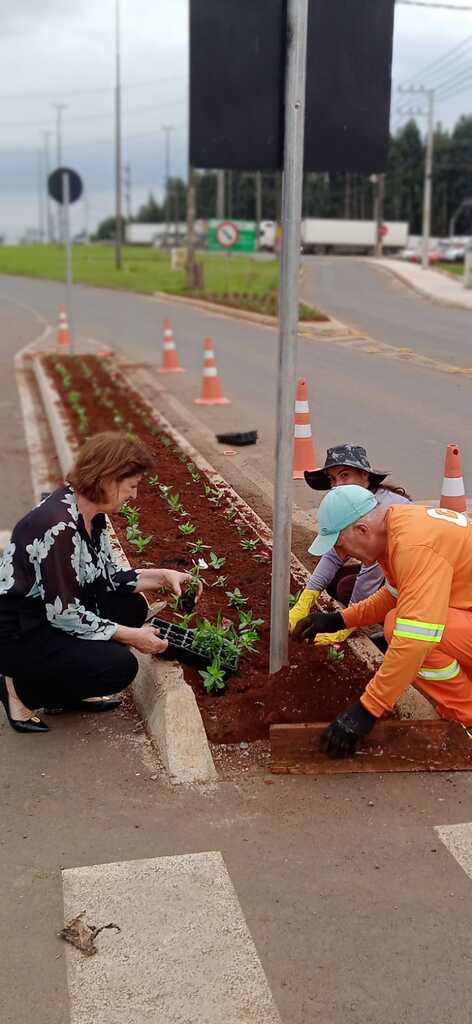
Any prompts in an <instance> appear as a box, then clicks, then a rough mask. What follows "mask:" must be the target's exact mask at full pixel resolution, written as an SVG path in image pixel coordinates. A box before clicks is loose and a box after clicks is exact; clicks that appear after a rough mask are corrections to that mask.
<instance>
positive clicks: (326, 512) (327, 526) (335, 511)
mask: <svg viewBox="0 0 472 1024" xmlns="http://www.w3.org/2000/svg"><path fill="white" fill-rule="evenodd" d="M377 504H378V502H377V498H375V497H374V495H373V494H372V492H371V491H368V490H367V488H366V487H357V485H356V484H347V485H346V486H344V487H333V489H332V490H331V491H330V492H329V494H327V495H326V496H325V497H324V498H323V501H322V502H321V505H320V507H319V509H318V526H319V531H318V536H317V537H315V539H314V541H313V544H312V545H311V547H310V548H308V551H309V552H310V555H325V554H326V552H327V551H331V548H334V545H335V544H336V543H337V540H338V537H339V534H340V533H341V530H345V529H346V526H350V525H351V523H357V520H358V519H362V518H363V517H364V516H367V515H368V514H369V512H372V511H373V509H374V508H375V507H376V505H377Z"/></svg>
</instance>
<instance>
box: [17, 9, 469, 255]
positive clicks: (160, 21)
mask: <svg viewBox="0 0 472 1024" xmlns="http://www.w3.org/2000/svg"><path fill="white" fill-rule="evenodd" d="M344 2H345V0H344ZM432 2H438V3H439V0H432ZM459 2H461V0H451V3H456V4H459ZM462 2H463V3H465V2H469V0H462ZM470 3H471V6H472V0H470ZM2 6H3V8H4V9H3V11H2V17H1V21H0V54H1V57H0V67H1V68H2V75H1V81H0V127H1V139H0V233H3V232H6V233H7V236H8V237H9V238H13V237H15V236H16V235H17V234H18V233H21V232H22V231H24V229H25V228H27V227H35V226H37V223H38V198H37V197H38V159H39V158H38V150H39V149H40V148H41V147H42V146H43V142H44V136H43V134H42V133H44V132H48V131H49V132H50V133H51V134H50V137H49V144H50V149H51V157H50V159H51V166H54V165H55V164H56V109H55V107H54V104H57V103H63V104H66V109H65V110H64V111H63V114H62V125H63V130H62V145H63V163H67V164H68V165H70V166H72V167H75V168H77V170H79V172H80V173H81V175H82V177H83V179H84V182H85V183H86V194H87V202H86V203H85V202H83V201H80V202H79V203H77V204H76V206H75V208H74V229H75V230H81V229H82V228H83V227H84V225H85V224H86V223H87V222H88V226H89V228H90V229H93V228H94V227H95V226H96V224H97V222H98V221H99V220H101V219H102V218H103V217H106V216H108V215H110V214H112V213H113V203H114V200H113V166H114V165H113V85H114V8H115V3H114V0H99V2H98V3H97V0H15V3H14V4H9V5H8V10H5V8H6V7H7V5H6V4H3V5H2ZM121 12H122V13H121V20H122V75H123V110H124V131H123V137H124V160H125V162H129V163H130V165H131V181H132V208H133V210H134V211H136V208H137V206H138V205H139V204H140V203H141V202H143V200H144V199H145V198H146V196H147V194H148V193H149V191H150V190H152V191H153V192H154V194H157V195H160V194H162V187H163V180H164V132H163V130H162V125H164V124H172V125H173V126H174V128H173V131H172V135H171V161H172V167H171V171H172V172H173V173H180V174H182V175H183V174H184V173H185V165H186V149H187V88H188V82H187V62H188V29H187V24H188V0H121ZM469 37H470V39H469ZM468 39H469V42H468V43H467V40H468ZM461 44H464V45H463V46H461ZM456 46H457V47H458V51H457V65H454V67H452V69H451V71H450V72H449V70H448V69H449V67H450V65H449V63H447V62H446V64H445V65H444V69H445V72H446V75H445V76H444V77H447V74H450V78H451V82H452V87H451V88H450V89H449V91H448V90H443V91H444V92H445V99H444V101H443V102H442V103H441V104H438V107H437V120H441V121H442V122H443V123H445V124H448V125H450V124H452V123H453V122H454V120H455V119H456V118H457V117H458V116H459V115H460V114H461V113H469V112H471V113H472V75H471V77H470V82H471V84H470V85H468V86H466V87H464V88H463V89H462V91H459V88H460V86H461V85H462V84H463V79H464V86H465V82H466V81H467V70H468V67H470V68H472V10H471V12H470V13H468V12H459V11H447V10H441V9H437V10H430V9H423V8H420V7H409V6H400V5H399V6H397V8H396V25H395V59H394V68H393V77H394V82H395V83H399V82H405V81H406V80H408V79H410V77H411V76H414V75H416V74H417V73H418V72H421V71H422V69H423V68H424V67H425V66H426V65H428V64H429V63H430V62H433V61H436V60H438V59H439V58H441V57H442V56H443V55H444V54H446V53H447V52H448V51H449V50H452V49H453V48H454V47H456ZM453 59H455V58H453ZM440 67H441V66H440ZM453 75H455V76H456V78H454V77H453ZM431 76H432V77H431ZM435 76H436V78H435ZM435 80H436V82H437V81H438V72H437V71H434V69H433V72H430V73H429V76H428V73H425V74H424V75H423V76H420V77H419V78H416V79H415V84H420V83H421V82H423V83H424V84H425V85H430V84H434V82H435ZM455 82H456V83H457V88H455V86H454V83H455ZM455 92H457V93H458V94H457V95H455ZM403 102H404V101H403ZM398 108H399V103H398V100H397V97H396V96H395V95H394V101H393V108H392V109H393V114H394V115H395V112H396V111H397V110H398ZM397 123H400V122H399V116H398V115H396V120H395V121H394V124H397Z"/></svg>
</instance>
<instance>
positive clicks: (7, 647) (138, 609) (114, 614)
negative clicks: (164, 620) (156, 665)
mask: <svg viewBox="0 0 472 1024" xmlns="http://www.w3.org/2000/svg"><path fill="white" fill-rule="evenodd" d="M147 610H148V606H147V602H146V600H145V598H144V597H143V595H142V594H134V593H131V594H122V593H111V594H107V595H106V597H105V598H104V600H103V601H102V602H101V607H100V614H101V615H102V616H103V617H104V618H107V619H111V620H112V621H113V622H118V623H119V624H120V625H121V626H142V625H143V623H144V621H145V619H146V615H147ZM137 671H138V661H137V658H136V657H135V655H134V654H133V652H132V651H131V649H130V648H129V647H127V646H126V645H125V644H121V643H119V642H118V641H117V640H80V639H77V637H72V636H69V635H68V634H67V633H64V632H63V630H61V629H54V627H53V626H49V625H44V626H39V627H38V628H37V629H32V630H31V632H29V633H25V634H24V635H23V636H22V638H21V640H8V641H4V640H0V672H1V673H3V675H5V676H11V677H12V679H13V683H14V686H15V690H16V692H17V694H18V696H19V698H20V700H22V701H23V704H25V705H26V707H27V708H31V709H34V708H41V707H64V706H65V705H67V702H68V701H73V700H77V699H80V698H83V697H102V696H107V694H110V693H119V691H120V690H125V689H126V688H127V687H128V686H129V685H130V683H132V682H133V679H134V677H135V675H136V673H137Z"/></svg>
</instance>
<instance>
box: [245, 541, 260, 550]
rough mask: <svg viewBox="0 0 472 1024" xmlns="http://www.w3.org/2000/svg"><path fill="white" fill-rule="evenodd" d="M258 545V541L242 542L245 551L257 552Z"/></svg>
mask: <svg viewBox="0 0 472 1024" xmlns="http://www.w3.org/2000/svg"><path fill="white" fill-rule="evenodd" d="M258 543H259V541H258V540H242V541H241V547H242V548H243V550H244V551H255V550H256V548H257V545H258Z"/></svg>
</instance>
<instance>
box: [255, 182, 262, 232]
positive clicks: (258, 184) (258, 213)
mask: <svg viewBox="0 0 472 1024" xmlns="http://www.w3.org/2000/svg"><path fill="white" fill-rule="evenodd" d="M261 220H262V174H261V172H260V171H256V246H257V248H258V249H259V246H260V242H261Z"/></svg>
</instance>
